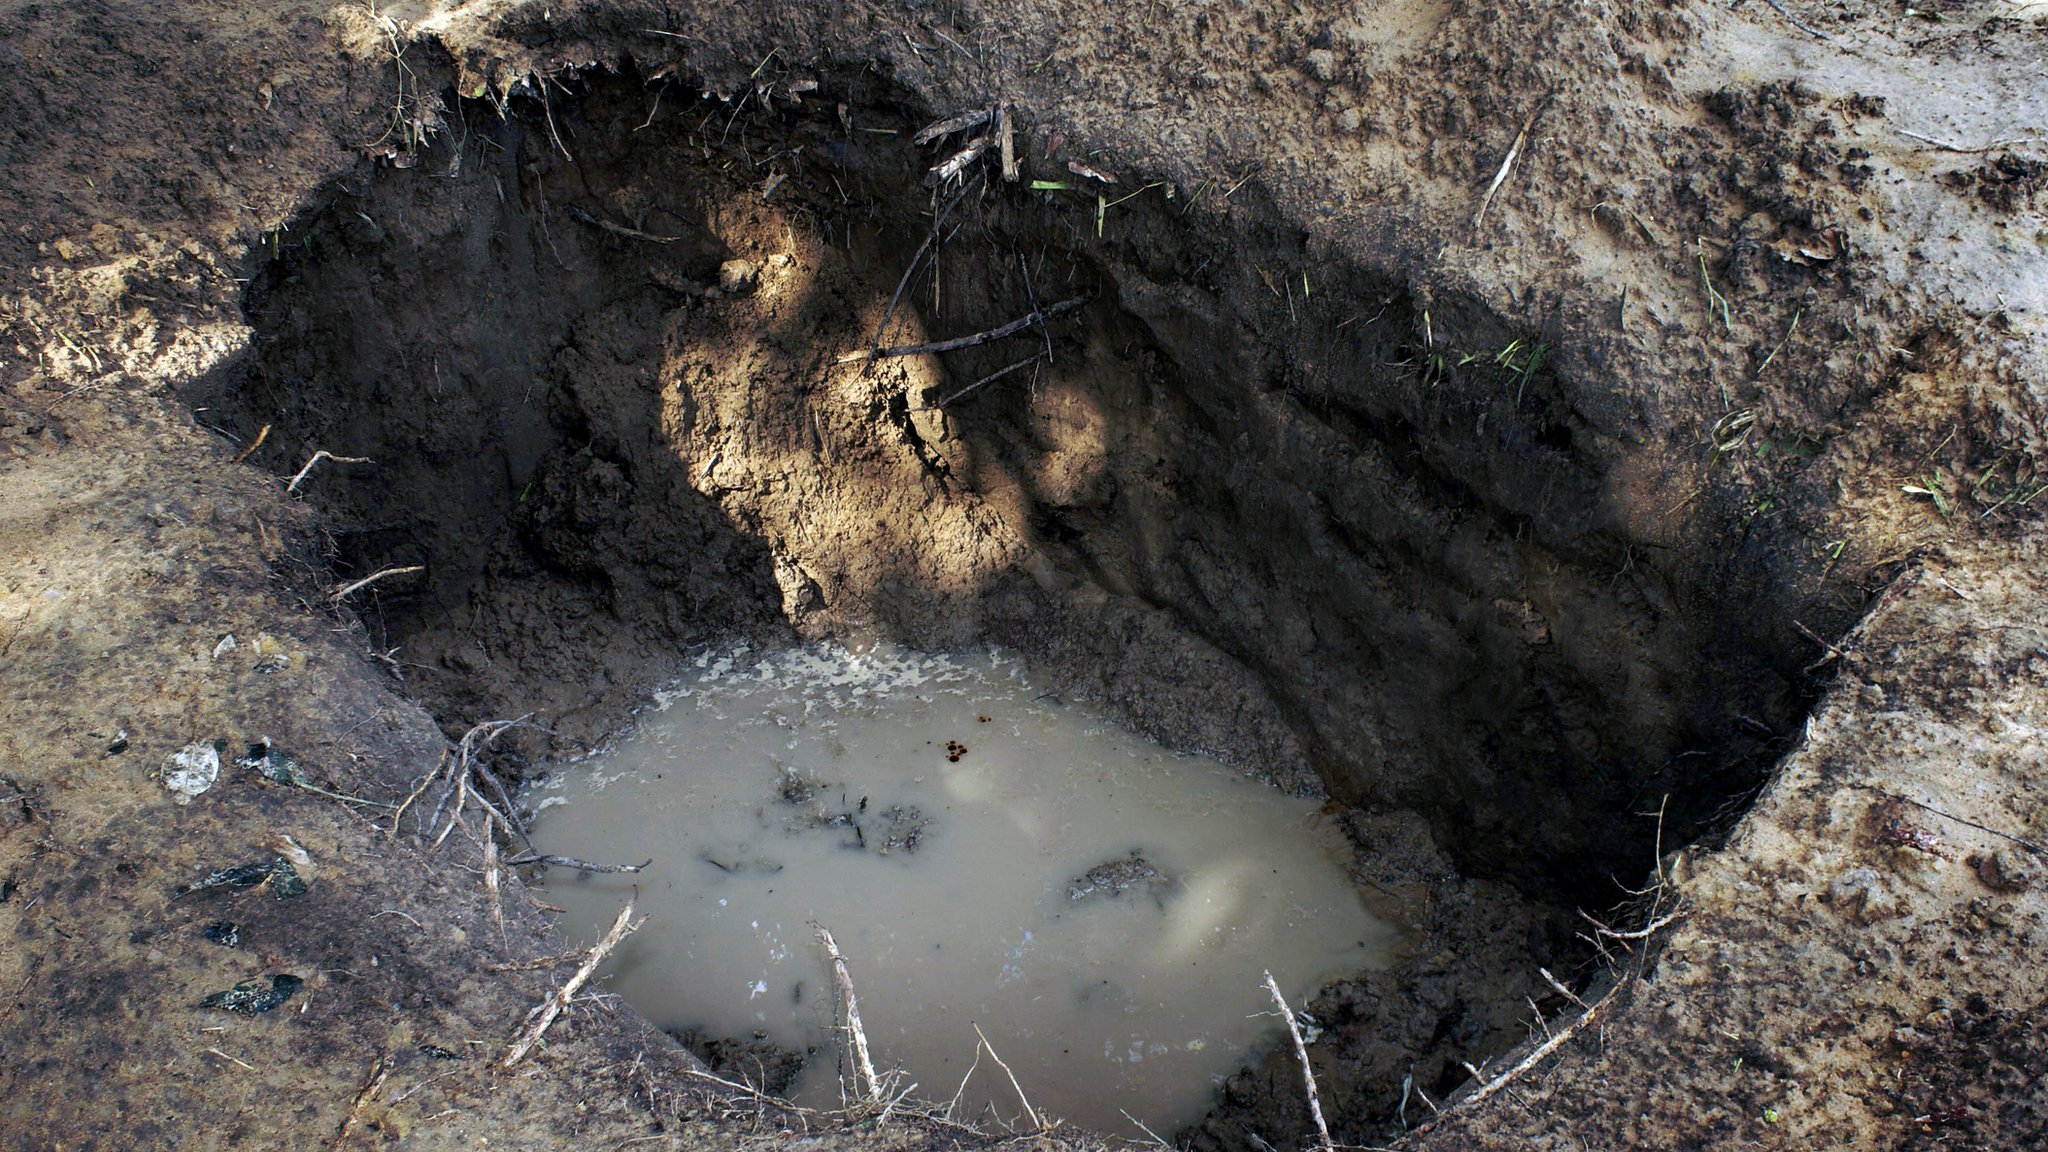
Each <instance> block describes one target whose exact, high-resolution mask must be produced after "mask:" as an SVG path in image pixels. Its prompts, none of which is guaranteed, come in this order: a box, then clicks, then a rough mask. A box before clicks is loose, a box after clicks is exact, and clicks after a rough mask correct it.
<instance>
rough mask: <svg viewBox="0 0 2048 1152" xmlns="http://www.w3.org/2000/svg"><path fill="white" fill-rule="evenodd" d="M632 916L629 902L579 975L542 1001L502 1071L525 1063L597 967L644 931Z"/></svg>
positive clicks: (500, 1064)
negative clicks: (621, 943) (638, 931)
mask: <svg viewBox="0 0 2048 1152" xmlns="http://www.w3.org/2000/svg"><path fill="white" fill-rule="evenodd" d="M632 916H633V902H632V901H631V900H628V901H626V906H625V907H624V908H621V909H619V918H618V919H616V920H614V921H612V926H611V928H610V929H608V930H607V931H606V932H605V934H604V939H602V940H599V941H598V942H597V943H595V944H593V945H591V946H590V951H588V952H586V953H584V954H583V963H582V964H580V965H578V966H577V968H576V974H575V975H573V976H571V977H569V980H568V983H566V984H563V985H562V986H561V987H560V988H558V989H556V990H555V992H554V994H553V995H551V996H549V997H548V998H547V999H546V1000H543V1001H541V1003H540V1006H539V1007H537V1008H535V1009H534V1010H533V1011H531V1012H529V1013H527V1014H526V1015H527V1021H528V1023H527V1025H526V1027H525V1028H524V1029H523V1030H522V1031H521V1032H520V1033H519V1038H518V1039H517V1040H514V1041H513V1042H512V1048H511V1050H510V1051H509V1052H507V1053H505V1058H504V1059H503V1060H501V1061H499V1062H498V1067H500V1068H510V1067H512V1066H513V1065H514V1064H517V1063H519V1062H520V1061H521V1060H524V1059H525V1058H526V1054H527V1053H528V1052H530V1051H532V1050H533V1046H534V1045H535V1044H538V1043H540V1038H541V1036H542V1034H543V1033H545V1032H546V1031H547V1030H548V1025H550V1024H553V1023H554V1022H555V1017H557V1016H560V1015H561V1014H562V1009H564V1008H567V1007H568V1006H569V1001H570V1000H571V999H573V998H574V997H575V995H576V990H577V989H578V988H581V987H583V985H584V982H585V981H587V980H589V979H590V978H591V976H592V975H594V974H595V973H596V972H597V966H598V965H600V964H602V963H604V958H605V957H606V956H609V955H611V951H612V949H614V948H616V947H618V946H619V941H621V940H624V939H625V938H626V937H627V935H628V934H630V933H631V932H632V931H633V930H634V929H636V928H638V927H640V924H645V923H646V922H647V921H645V920H642V921H640V923H639V924H634V923H630V922H629V921H631V919H632Z"/></svg>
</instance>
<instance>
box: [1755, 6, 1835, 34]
mask: <svg viewBox="0 0 2048 1152" xmlns="http://www.w3.org/2000/svg"><path fill="white" fill-rule="evenodd" d="M1764 3H1766V4H1769V5H1770V6H1771V7H1773V8H1776V9H1777V10H1778V15H1780V16H1783V17H1784V18H1785V19H1787V20H1789V21H1791V22H1792V26H1793V27H1794V28H1797V29H1799V30H1800V31H1801V32H1804V33H1806V34H1807V35H1808V36H1811V37H1813V38H1814V39H1816V40H1825V41H1827V42H1828V43H1830V44H1833V43H1834V42H1835V38H1834V37H1833V36H1830V35H1828V34H1827V33H1825V32H1823V31H1821V30H1820V29H1818V28H1815V27H1814V26H1813V25H1811V24H1808V23H1806V22H1805V21H1803V20H1801V19H1800V18H1799V17H1797V16H1794V15H1793V14H1792V13H1791V11H1790V10H1789V9H1787V8H1786V7H1785V6H1784V5H1783V4H1780V3H1779V2H1778V0H1764Z"/></svg>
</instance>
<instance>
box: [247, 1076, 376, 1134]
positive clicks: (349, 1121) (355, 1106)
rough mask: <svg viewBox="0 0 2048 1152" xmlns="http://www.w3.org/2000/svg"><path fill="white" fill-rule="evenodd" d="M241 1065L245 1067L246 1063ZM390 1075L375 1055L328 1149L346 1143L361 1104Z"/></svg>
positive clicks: (374, 1093)
mask: <svg viewBox="0 0 2048 1152" xmlns="http://www.w3.org/2000/svg"><path fill="white" fill-rule="evenodd" d="M236 1063H240V1061H236ZM243 1066H244V1067H247V1065H243ZM390 1075H391V1069H389V1068H388V1067H386V1066H385V1064H384V1057H382V1056H379V1057H377V1059H376V1061H375V1062H374V1063H372V1064H371V1065H370V1075H369V1077H368V1078H367V1079H365V1080H364V1081H363V1086H362V1088H361V1089H359V1090H358V1091H357V1092H356V1098H355V1101H354V1102H353V1103H351V1104H350V1105H349V1106H348V1115H347V1116H346V1117H345V1118H343V1120H342V1122H341V1130H340V1131H339V1132H336V1133H335V1134H334V1141H333V1143H330V1144H329V1145H328V1147H329V1148H330V1149H332V1148H339V1147H341V1146H342V1145H343V1144H346V1143H348V1138H349V1134H350V1133H351V1132H354V1131H355V1129H356V1118H357V1117H358V1116H361V1115H362V1112H363V1105H365V1104H368V1103H369V1102H370V1099H371V1098H372V1097H374V1096H375V1095H377V1090H378V1089H380V1088H382V1087H384V1081H385V1079H386V1078H387V1077H389V1076H390Z"/></svg>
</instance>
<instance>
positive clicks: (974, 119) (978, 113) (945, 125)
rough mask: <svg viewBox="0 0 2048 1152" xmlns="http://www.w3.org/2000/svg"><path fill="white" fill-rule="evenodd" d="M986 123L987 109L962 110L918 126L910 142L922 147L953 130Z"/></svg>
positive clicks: (962, 129) (961, 130)
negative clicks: (953, 114) (931, 122)
mask: <svg viewBox="0 0 2048 1152" xmlns="http://www.w3.org/2000/svg"><path fill="white" fill-rule="evenodd" d="M986 123H988V109H986V108H977V109H976V110H974V111H972V112H962V113H961V114H960V115H958V116H948V117H946V118H945V119H944V120H940V121H938V122H937V123H935V124H928V125H926V126H925V127H923V128H920V129H919V130H918V132H917V135H915V136H912V137H911V138H910V142H911V143H912V144H915V145H917V146H918V147H919V148H922V147H924V146H925V145H927V144H929V143H931V142H932V141H934V140H937V139H938V138H940V137H941V136H951V135H952V134H953V133H955V132H965V131H967V130H968V129H969V128H979V127H981V126H982V125H983V124H986Z"/></svg>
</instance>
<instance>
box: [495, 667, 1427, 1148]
mask: <svg viewBox="0 0 2048 1152" xmlns="http://www.w3.org/2000/svg"><path fill="white" fill-rule="evenodd" d="M528 802H529V803H531V804H533V805H534V806H535V807H536V808H538V809H539V810H540V815H539V816H538V817H537V819H536V824H535V838H536V841H537V842H538V843H539V845H540V847H541V849H542V850H543V851H547V852H555V853H561V854H564V855H569V856H576V857H582V858H585V859H605V860H627V859H631V860H641V859H645V858H647V857H650V856H651V857H653V858H654V863H653V865H652V866H651V867H650V868H648V869H647V870H646V871H645V872H643V873H641V874H639V875H637V876H593V877H582V878H572V877H573V876H574V874H573V873H569V872H566V871H563V870H560V869H557V870H555V871H554V872H552V873H551V874H550V876H549V899H550V900H552V901H554V902H556V903H558V904H561V905H563V906H565V907H566V908H568V909H569V916H568V918H567V920H566V921H565V924H564V927H565V929H566V930H567V931H568V933H569V934H570V935H571V936H572V937H580V938H581V939H584V940H590V939H593V938H595V937H596V936H597V935H598V934H599V933H600V932H602V930H603V929H604V927H605V926H607V925H608V924H609V923H610V921H611V919H612V917H613V916H614V914H616V912H617V911H618V908H619V905H620V904H621V903H622V902H623V901H624V900H625V899H626V898H627V897H628V896H629V895H630V894H631V893H632V892H633V891H634V890H635V889H636V888H637V889H638V891H639V893H640V904H639V908H640V910H641V911H643V912H645V913H646V915H647V917H648V920H647V924H646V926H645V927H644V928H642V929H641V930H640V931H639V932H638V933H637V934H635V935H633V936H631V937H629V938H628V939H627V940H626V942H625V943H624V944H623V945H622V946H621V947H620V948H619V949H618V951H617V952H616V953H615V955H614V958H613V960H612V961H611V964H610V967H609V972H610V973H611V987H612V988H613V989H614V990H615V991H618V992H620V993H623V994H624V995H625V996H626V998H627V999H629V1000H631V1001H632V1002H633V1003H634V1004H635V1005H636V1006H637V1007H638V1008H639V1009H640V1010H641V1011H642V1012H643V1013H645V1014H647V1015H648V1016H649V1017H650V1018H652V1019H653V1020H654V1021H656V1022H657V1023H659V1024H661V1025H662V1026H664V1027H667V1028H671V1029H675V1030H680V1029H684V1028H695V1029H697V1030H699V1032H700V1033H701V1034H703V1035H705V1036H707V1037H738V1038H750V1037H755V1036H760V1037H763V1038H765V1039H768V1040H770V1041H773V1042H774V1043H776V1044H778V1045H781V1046H783V1047H786V1048H792V1049H798V1050H803V1049H811V1048H815V1049H817V1050H818V1051H819V1055H818V1056H817V1058H815V1059H813V1060H812V1061H811V1062H810V1064H809V1065H808V1066H807V1068H806V1070H805V1072H804V1073H803V1075H802V1077H801V1078H800V1079H799V1081H798V1083H797V1086H796V1088H795V1090H794V1094H795V1095H796V1096H797V1098H798V1099H800V1100H804V1101H807V1102H811V1103H817V1104H836V1103H837V1102H838V1099H839V1080H838V1077H839V1074H840V1073H839V1069H838V1067H837V1061H836V1059H835V1056H834V1046H833V1033H832V1030H831V1029H832V1024H833V1021H834V1012H835V1003H834V995H833V987H832V981H831V975H830V971H829V968H828V966H827V962H826V960H825V958H824V955H823V951H822V949H821V948H820V946H819V945H818V943H817V940H816V937H815V935H814V933H813V931H812V929H811V927H810V922H811V921H817V922H819V923H822V924H824V925H825V926H826V927H828V928H830V929H831V930H832V932H833V934H834V935H835V936H836V937H837V938H838V941H839V944H840V947H841V949H842V950H843V951H844V952H845V954H846V956H847V960H848V963H849V965H850V966H851V969H852V973H853V977H854V980H855V983H856V989H857V991H858V993H859V996H860V1004H861V1015H862V1018H863V1020H864V1023H865V1024H866V1031H867V1034H868V1038H869V1041H870V1043H871V1044H872V1046H873V1049H874V1052H875V1060H876V1063H877V1064H878V1065H880V1066H882V1067H883V1068H884V1069H887V1068H889V1067H893V1066H898V1065H900V1066H901V1067H902V1068H904V1069H905V1071H906V1072H907V1074H908V1076H909V1078H910V1079H911V1080H914V1081H916V1082H918V1083H919V1084H921V1085H922V1087H921V1089H920V1090H919V1092H918V1095H920V1096H923V1097H928V1098H935V1099H941V1100H943V1099H947V1098H950V1097H951V1096H952V1095H953V1093H954V1089H955V1087H956V1086H957V1085H959V1083H960V1081H961V1078H962V1077H963V1076H966V1075H968V1072H969V1068H970V1066H971V1065H972V1064H973V1060H974V1056H975V1052H976V1039H975V1032H974V1025H975V1024H979V1025H980V1026H981V1029H982V1031H983V1032H985V1033H986V1034H987V1035H988V1038H989V1040H990V1042H992V1043H993V1044H994V1045H995V1048H996V1051H998V1052H999V1053H1001V1055H1002V1057H1003V1059H1004V1061H1006V1062H1007V1063H1008V1064H1009V1065H1010V1067H1011V1069H1012V1070H1013V1071H1014V1072H1015V1073H1016V1075H1017V1078H1018V1080H1019V1081H1020V1082H1021V1084H1022V1085H1023V1088H1024V1091H1025V1092H1026V1093H1028V1094H1029V1096H1030V1098H1031V1103H1032V1104H1033V1106H1035V1107H1036V1108H1037V1109H1038V1110H1039V1111H1041V1112H1045V1113H1049V1114H1051V1115H1055V1116H1059V1117H1063V1118H1065V1119H1067V1120H1069V1121H1071V1122H1074V1123H1078V1124H1083V1125H1086V1126H1089V1127H1094V1128H1101V1129H1105V1130H1114V1131H1123V1132H1127V1133H1130V1132H1132V1129H1131V1125H1130V1123H1129V1121H1127V1120H1126V1119H1124V1117H1123V1116H1121V1115H1120V1111H1127V1112H1129V1113H1130V1114H1131V1115H1132V1116H1133V1117H1136V1118H1137V1119H1139V1120H1142V1121H1143V1122H1144V1123H1145V1124H1147V1125H1148V1126H1150V1127H1153V1128H1156V1129H1159V1130H1161V1131H1164V1130H1166V1129H1168V1128H1171V1127H1173V1126H1175V1125H1179V1124H1183V1123H1186V1122H1189V1121H1192V1120H1194V1119H1197V1118H1199V1117H1200V1115H1201V1114H1202V1112H1203V1111H1204V1110H1206V1109H1207V1108H1208V1107H1209V1105H1210V1104H1211V1103H1212V1101H1213V1097H1214V1093H1215V1087H1216V1085H1217V1084H1218V1083H1220V1082H1221V1080H1222V1079H1223V1078H1224V1077H1225V1076H1228V1075H1229V1074H1230V1073H1231V1072H1232V1071H1234V1070H1235V1069H1236V1068H1237V1067H1239V1066H1240V1065H1242V1064H1243V1063H1244V1062H1245V1060H1246V1058H1247V1057H1248V1055H1249V1054H1250V1053H1251V1052H1252V1051H1253V1050H1255V1049H1256V1047H1257V1046H1258V1045H1260V1044H1264V1043H1271V1042H1273V1039H1274V1038H1275V1037H1276V1036H1277V1035H1278V1033H1279V1025H1278V1022H1277V1021H1276V1020H1275V1019H1274V1018H1273V1017H1272V1016H1270V1015H1260V1014H1261V1013H1265V1012H1268V1011H1269V1010H1270V1008H1271V1003H1270V1001H1269V1000H1268V999H1267V998H1266V995H1265V993H1264V991H1263V989H1262V988H1261V973H1262V971H1263V970H1265V969H1268V968H1270V969H1271V970H1272V971H1273V974H1274V976H1275V977H1276V978H1277V979H1278V981H1279V983H1280V986H1281V988H1282V989H1283V990H1284V991H1285V992H1286V993H1287V994H1288V996H1289V998H1290V1000H1294V1001H1295V1002H1296V1004H1297V1007H1298V1006H1300V1002H1301V1001H1303V1000H1305V999H1306V998H1307V996H1308V994H1310V993H1312V992H1313V991H1314V990H1315V989H1316V988H1318V987H1320V986H1321V985H1322V984H1323V983H1325V982H1327V981H1329V980H1332V979H1335V978H1337V977H1339V976H1343V975H1346V974H1351V973H1356V972H1359V971H1362V970H1366V969H1371V968H1377V967H1381V966H1383V965H1384V964H1385V963H1386V962H1387V960H1388V957H1389V955H1390V952H1391V950H1392V947H1393V943H1394V940H1395V937H1396V935H1397V933H1396V930H1395V929H1394V928H1393V927H1392V926H1391V925H1389V924H1386V923H1384V922H1382V921H1380V920H1377V919H1375V918H1374V917H1373V916H1372V915H1371V914H1370V913H1368V912H1367V911H1366V910H1365V908H1364V906H1363V905H1362V904H1361V903H1360V901H1359V898H1358V894H1357V891H1356V889H1355V888H1354V887H1353V885H1352V884H1351V883H1350V881H1349V879H1348V878H1347V875H1346V868H1345V862H1346V861H1347V860H1348V859H1349V853H1350V847H1349V845H1348V844H1347V843H1346V842H1345V840H1344V838H1343V836H1342V834H1341V833H1340V832H1339V831H1338V830H1337V829H1335V828H1334V827H1332V826H1331V825H1330V823H1329V822H1328V821H1327V820H1325V819H1324V818H1322V817H1321V816H1320V815H1319V814H1318V809H1317V806H1316V805H1315V803H1314V802H1313V801H1308V800H1302V799H1297V798H1294V797H1289V796H1286V795H1283V794H1282V793H1280V792H1278V791H1276V790H1274V789H1272V788H1269V787H1266V786H1265V785H1262V784H1260V783H1258V782H1256V781H1253V780H1249V779H1246V778H1245V777H1244V776H1243V774H1241V773H1239V772H1237V771H1234V770H1232V769H1230V768H1228V767H1226V766H1224V765H1222V764H1219V763H1217V762H1215V761H1213V760H1209V759H1206V758H1203V757H1199V756H1181V755H1175V754H1174V753H1171V752H1168V751H1166V750H1164V749H1162V748H1160V747H1159V746H1157V745H1155V744H1152V743H1149V742H1147V741H1145V740H1143V739H1141V738H1139V737H1137V736H1134V735H1132V734H1131V733H1129V732H1127V731H1124V730H1122V729H1120V728H1117V727H1115V726H1112V725H1109V724H1106V723H1104V722H1103V721H1102V720H1100V719H1098V718H1096V717H1094V716H1092V715H1090V714H1089V713H1088V712H1086V711H1085V710H1083V709H1080V708H1076V707H1069V706H1066V705H1063V704H1061V703H1059V702H1058V701H1056V700H1054V699H1053V698H1051V697H1049V696H1045V695H1042V694H1041V692H1040V691H1039V690H1038V689H1037V688H1034V687H1033V686H1032V685H1031V684H1029V683H1027V682H1026V681H1025V679H1024V673H1023V666H1022V664H1021V662H1019V661H1018V660H1016V659H1014V658H1012V657H1008V656H1005V655H1003V654H1000V653H988V654H977V655H962V656H928V655H923V654H918V653H912V652H907V651H904V650H902V649H897V648H891V647H875V648H870V649H866V650H860V651H852V650H848V649H846V648H843V647H840V646H838V645H831V644H826V645H814V646H810V647H806V648H799V649H792V650H788V651H784V652H780V653H776V654H774V655H771V656H767V657H764V658H760V659H750V658H749V656H748V654H747V653H746V652H745V651H744V650H741V651H738V652H735V653H730V654H727V655H724V656H719V657H716V658H714V657H711V656H708V655H707V656H706V657H703V658H701V659H700V660H699V661H698V672H697V675H696V676H695V677H694V678H693V679H691V680H689V681H687V682H686V683H683V684H681V685H679V686H677V687H675V688H673V689H671V690H669V691H666V692H663V693H661V694H660V695H659V696H658V697H657V706H656V709H655V710H651V711H650V712H649V713H647V714H646V715H644V716H643V717H642V718H641V722H640V724H639V726H638V727H637V729H636V730H635V731H634V732H633V733H632V734H631V735H630V736H629V737H627V738H626V739H624V740H622V741H620V743H619V745H618V747H617V748H615V749H613V750H611V751H608V752H606V753H604V754H602V755H599V756H595V757H592V758H590V759H589V760H587V761H584V762H582V763H578V764H572V765H565V766H560V767H558V768H556V769H555V771H554V772H552V773H551V774H550V775H549V776H548V778H547V779H546V780H545V781H543V782H542V783H541V784H540V785H538V786H537V787H536V789H535V790H534V791H533V792H532V793H530V794H529V796H528ZM961 1107H962V1110H963V1111H965V1112H967V1113H970V1114H974V1113H979V1112H980V1111H981V1110H982V1109H984V1108H993V1109H995V1110H996V1111H997V1112H999V1113H1001V1114H1002V1115H1004V1116H1015V1115H1016V1114H1017V1113H1018V1111H1019V1109H1018V1105H1017V1103H1016V1097H1015V1093H1014V1091H1013V1090H1012V1089H1011V1087H1010V1085H1009V1082H1008V1080H1007V1078H1005V1077H1004V1076H1003V1075H1002V1073H1001V1071H1000V1070H999V1069H996V1068H994V1067H993V1066H992V1065H991V1064H990V1063H989V1062H988V1061H986V1060H984V1061H982V1063H981V1066H980V1068H979V1069H978V1070H976V1071H975V1072H974V1073H973V1076H972V1079H971V1080H970V1081H969V1082H968V1084H967V1087H966V1090H965V1092H964V1094H963V1096H962V1104H961ZM1133 1134H1134V1133H1133Z"/></svg>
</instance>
